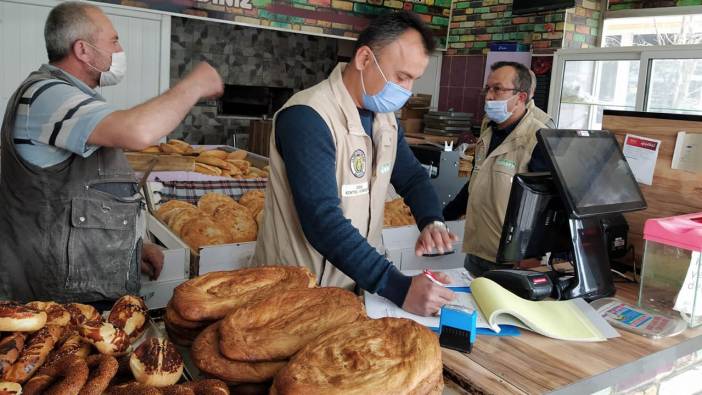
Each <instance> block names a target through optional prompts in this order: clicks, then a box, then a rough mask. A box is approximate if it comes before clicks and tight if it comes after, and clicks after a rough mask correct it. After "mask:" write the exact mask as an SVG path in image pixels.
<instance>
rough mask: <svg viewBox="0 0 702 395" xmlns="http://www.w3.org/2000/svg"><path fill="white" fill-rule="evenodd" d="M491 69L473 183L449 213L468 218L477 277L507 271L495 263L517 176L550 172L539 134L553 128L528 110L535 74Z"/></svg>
mask: <svg viewBox="0 0 702 395" xmlns="http://www.w3.org/2000/svg"><path fill="white" fill-rule="evenodd" d="M490 69H491V72H490V75H489V76H488V80H487V84H486V85H485V89H484V91H483V92H484V94H485V119H483V124H482V129H481V131H480V138H479V139H478V142H477V145H476V148H475V159H474V163H473V172H472V173H471V176H470V181H469V183H468V184H467V185H466V186H464V187H463V190H461V192H459V193H458V195H457V196H456V198H455V199H454V200H453V201H452V202H450V203H449V204H448V205H447V206H446V207H445V208H444V211H443V214H444V216H445V217H446V218H447V219H455V218H458V217H460V216H461V215H463V214H465V215H466V225H465V233H464V237H463V251H465V252H466V260H465V267H466V269H468V271H469V272H471V274H473V275H474V276H480V275H482V274H483V273H484V272H485V271H487V270H492V269H498V268H504V267H505V266H504V265H499V264H496V262H495V261H496V256H497V249H498V247H499V243H500V235H501V233H502V224H503V222H504V218H505V213H506V211H507V202H508V200H509V193H510V190H511V188H512V177H514V175H515V174H518V173H525V172H527V171H549V165H548V162H547V158H546V154H545V152H544V150H543V148H542V147H541V145H540V144H537V141H536V132H537V131H538V130H539V129H542V128H549V126H547V125H545V124H544V121H543V119H544V117H543V115H542V114H541V113H543V112H542V111H540V110H539V113H537V111H536V110H534V108H536V107H535V106H533V107H530V106H529V105H528V103H529V102H531V97H530V96H531V89H530V88H531V87H532V78H531V75H530V74H529V69H527V68H526V67H525V66H524V65H522V64H520V63H516V62H497V63H495V64H493V65H492V66H491V68H490ZM543 114H545V113H543ZM549 119H550V118H549Z"/></svg>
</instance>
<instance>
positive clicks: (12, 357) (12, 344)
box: [0, 332, 27, 377]
mask: <svg viewBox="0 0 702 395" xmlns="http://www.w3.org/2000/svg"><path fill="white" fill-rule="evenodd" d="M26 338H27V335H26V334H25V333H24V332H15V333H13V334H11V335H9V336H7V337H5V338H4V339H2V341H0V377H2V375H3V373H4V372H5V370H7V369H8V368H9V367H10V366H12V364H13V363H15V361H17V358H19V356H20V353H21V352H22V350H23V349H24V341H25V339H26Z"/></svg>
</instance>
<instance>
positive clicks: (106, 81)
mask: <svg viewBox="0 0 702 395" xmlns="http://www.w3.org/2000/svg"><path fill="white" fill-rule="evenodd" d="M86 44H88V45H90V46H91V47H93V48H95V50H96V51H98V52H100V53H102V54H105V51H103V50H101V49H100V48H98V47H96V46H94V45H92V44H90V43H88V42H86ZM111 58H112V63H111V64H110V68H109V69H108V70H107V71H102V70H100V69H98V68H97V67H95V66H93V65H91V64H90V63H88V66H90V67H91V68H92V69H93V70H95V71H99V72H100V86H113V85H117V84H119V82H120V81H122V79H123V78H124V76H125V74H127V54H125V53H124V51H122V52H115V53H112V54H111Z"/></svg>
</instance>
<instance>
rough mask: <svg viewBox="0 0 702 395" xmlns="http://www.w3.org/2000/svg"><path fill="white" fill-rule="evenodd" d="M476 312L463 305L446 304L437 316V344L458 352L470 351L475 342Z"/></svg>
mask: <svg viewBox="0 0 702 395" xmlns="http://www.w3.org/2000/svg"><path fill="white" fill-rule="evenodd" d="M477 324H478V313H477V312H476V311H475V310H472V309H468V308H466V307H464V306H458V305H452V304H446V305H444V306H443V307H441V315H440V316H439V344H441V347H446V348H450V349H452V350H456V351H460V352H470V351H471V350H472V349H473V343H475V332H476V330H477Z"/></svg>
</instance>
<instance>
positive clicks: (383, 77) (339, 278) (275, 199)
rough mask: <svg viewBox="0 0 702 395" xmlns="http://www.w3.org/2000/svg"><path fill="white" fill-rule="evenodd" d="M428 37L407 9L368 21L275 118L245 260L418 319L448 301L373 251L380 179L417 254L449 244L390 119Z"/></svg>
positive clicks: (428, 47) (419, 68)
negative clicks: (404, 217) (311, 277)
mask: <svg viewBox="0 0 702 395" xmlns="http://www.w3.org/2000/svg"><path fill="white" fill-rule="evenodd" d="M433 40H434V37H433V35H432V33H431V31H430V30H428V29H427V28H426V26H424V24H423V23H422V22H421V20H419V18H418V17H417V16H416V15H414V14H411V13H408V12H398V13H393V14H388V15H384V16H381V17H378V18H376V19H375V20H374V21H373V22H372V23H371V24H370V25H369V27H368V28H367V29H366V30H364V31H363V32H362V33H361V35H360V37H359V39H358V41H357V43H356V47H355V50H354V56H353V58H352V59H351V61H350V62H349V63H348V64H343V63H341V64H339V65H337V66H336V68H335V69H334V70H333V71H332V73H331V75H330V76H329V78H328V79H326V80H324V81H322V82H321V83H319V84H317V85H315V86H314V87H312V88H309V89H307V90H304V91H302V92H299V93H297V94H296V95H295V96H293V97H292V98H291V99H290V100H289V101H288V102H287V103H286V104H285V105H284V106H283V108H282V109H281V110H280V111H279V112H278V113H277V114H276V117H275V121H274V129H273V134H272V138H271V143H270V167H271V172H270V175H269V180H268V185H267V187H266V203H265V204H266V206H265V210H264V212H265V215H264V220H263V224H262V226H261V228H260V229H259V235H258V243H257V245H256V253H255V257H254V261H255V264H257V265H266V264H284V265H300V266H306V267H308V268H310V270H312V271H313V272H314V273H315V275H316V276H317V281H318V283H319V284H320V285H322V286H339V287H344V288H348V289H352V288H353V287H354V286H356V287H359V288H361V289H365V290H368V291H369V292H375V293H378V294H380V295H382V296H385V297H387V298H388V299H390V300H391V301H393V302H394V303H396V304H397V305H398V306H401V307H403V308H404V309H405V310H407V311H410V312H413V313H416V314H422V315H429V314H434V313H436V312H437V311H438V310H439V309H440V307H441V306H442V305H443V304H446V303H448V302H449V301H451V300H452V299H453V298H454V295H453V293H452V292H451V291H449V290H447V289H446V288H444V287H441V286H438V285H435V284H434V283H432V282H431V281H430V280H429V279H428V278H427V277H425V276H415V277H408V276H404V275H403V274H402V273H400V272H399V270H398V269H397V268H396V267H395V266H394V265H393V264H392V263H391V262H390V261H388V260H387V259H386V258H385V257H384V256H383V254H382V253H383V246H382V240H381V231H382V227H383V212H384V207H385V206H384V203H385V197H386V196H387V191H388V188H389V186H390V184H392V185H393V187H394V188H395V190H396V191H397V192H398V193H399V194H400V195H401V196H403V197H404V199H405V202H406V203H407V204H408V205H409V207H410V208H411V210H412V213H413V214H414V216H415V218H416V219H417V225H418V227H419V229H420V230H421V234H420V236H419V239H418V240H417V244H416V248H415V252H416V254H417V255H422V254H426V253H432V252H438V253H443V252H446V251H449V250H451V248H452V242H453V241H455V240H456V238H455V235H453V234H451V233H450V232H448V231H447V229H446V226H445V225H444V223H443V217H442V215H441V208H440V204H439V200H438V198H437V196H436V193H435V192H434V190H433V188H432V186H431V184H430V183H429V178H428V176H427V173H426V171H425V170H424V169H423V168H422V167H421V165H420V164H419V162H418V161H417V159H416V158H415V157H414V155H413V154H412V151H411V150H410V149H409V146H408V145H407V143H406V141H405V139H404V135H403V132H402V130H401V129H400V128H399V127H398V124H397V120H396V118H395V115H394V111H397V110H399V109H400V108H401V107H402V106H403V105H404V103H405V102H406V101H407V99H408V98H409V96H410V95H411V92H410V89H411V88H412V83H413V82H414V81H415V80H416V79H417V78H419V77H420V76H421V75H422V73H424V70H425V69H426V67H427V64H428V61H429V58H428V54H429V53H430V52H431V51H432V50H433V48H434V41H433ZM445 280H447V279H445Z"/></svg>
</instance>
